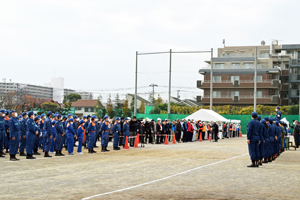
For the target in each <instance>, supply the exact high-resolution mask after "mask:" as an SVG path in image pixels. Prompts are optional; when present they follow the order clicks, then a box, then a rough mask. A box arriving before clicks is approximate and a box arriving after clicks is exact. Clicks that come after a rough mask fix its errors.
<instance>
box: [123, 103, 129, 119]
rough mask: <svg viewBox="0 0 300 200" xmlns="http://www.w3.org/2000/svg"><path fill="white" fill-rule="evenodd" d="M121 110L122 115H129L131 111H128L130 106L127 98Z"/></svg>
mask: <svg viewBox="0 0 300 200" xmlns="http://www.w3.org/2000/svg"><path fill="white" fill-rule="evenodd" d="M122 110H123V116H124V117H129V116H130V114H131V113H130V108H129V106H128V100H125V102H124V106H123V108H122Z"/></svg>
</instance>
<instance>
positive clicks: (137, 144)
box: [133, 134, 139, 148]
mask: <svg viewBox="0 0 300 200" xmlns="http://www.w3.org/2000/svg"><path fill="white" fill-rule="evenodd" d="M138 136H139V134H137V137H138ZM133 147H134V148H139V141H138V138H135V140H134V146H133Z"/></svg>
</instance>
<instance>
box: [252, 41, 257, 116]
mask: <svg viewBox="0 0 300 200" xmlns="http://www.w3.org/2000/svg"><path fill="white" fill-rule="evenodd" d="M256 94H257V47H255V66H254V106H253V107H254V112H256Z"/></svg>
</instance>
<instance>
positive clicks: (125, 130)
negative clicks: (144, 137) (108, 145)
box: [123, 117, 129, 148]
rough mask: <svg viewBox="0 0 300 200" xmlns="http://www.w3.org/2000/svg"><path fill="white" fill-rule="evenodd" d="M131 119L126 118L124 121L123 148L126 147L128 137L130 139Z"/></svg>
mask: <svg viewBox="0 0 300 200" xmlns="http://www.w3.org/2000/svg"><path fill="white" fill-rule="evenodd" d="M128 121H129V118H128V117H126V118H125V120H124V124H123V133H124V138H123V148H124V146H125V141H126V137H127V138H128V137H129V124H128Z"/></svg>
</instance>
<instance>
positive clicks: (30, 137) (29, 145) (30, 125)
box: [26, 111, 38, 159]
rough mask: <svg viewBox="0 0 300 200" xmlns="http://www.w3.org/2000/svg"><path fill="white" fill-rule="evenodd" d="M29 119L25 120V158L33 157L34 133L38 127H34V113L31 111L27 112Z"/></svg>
mask: <svg viewBox="0 0 300 200" xmlns="http://www.w3.org/2000/svg"><path fill="white" fill-rule="evenodd" d="M28 116H29V119H28V120H27V122H26V129H27V130H26V131H27V133H26V140H27V141H26V153H27V156H26V159H35V157H33V156H32V155H33V148H34V139H35V136H36V134H38V129H37V127H36V124H35V122H34V114H33V112H32V111H30V112H29V113H28Z"/></svg>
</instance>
